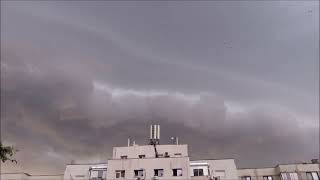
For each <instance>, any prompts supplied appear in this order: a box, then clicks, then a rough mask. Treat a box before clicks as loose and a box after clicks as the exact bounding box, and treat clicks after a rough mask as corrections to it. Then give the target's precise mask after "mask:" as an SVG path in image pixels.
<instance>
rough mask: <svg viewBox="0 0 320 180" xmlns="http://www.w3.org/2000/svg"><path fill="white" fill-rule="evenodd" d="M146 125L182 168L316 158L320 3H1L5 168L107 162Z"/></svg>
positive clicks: (141, 139) (140, 138)
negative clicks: (179, 147)
mask: <svg viewBox="0 0 320 180" xmlns="http://www.w3.org/2000/svg"><path fill="white" fill-rule="evenodd" d="M150 124H160V125H161V131H162V132H161V143H163V144H165V143H170V137H172V136H178V137H179V141H180V142H181V143H186V144H188V147H189V155H190V158H191V159H222V158H234V159H235V161H236V164H237V166H238V167H242V168H244V167H272V166H275V165H276V164H281V163H295V162H310V160H311V159H313V158H319V2H318V1H226V2H223V1H180V2H179V1H153V2H148V1H120V2H116V1H90V2H89V1H67V2H63V1H45V2H40V1H27V2H24V1H1V140H2V141H3V142H4V143H5V144H6V145H12V146H14V147H16V148H17V149H19V152H18V153H17V154H16V156H15V158H16V159H17V161H18V164H17V165H15V164H12V163H5V164H2V165H1V168H2V170H3V171H6V172H16V171H25V172H29V173H31V174H53V173H58V174H63V171H64V168H65V164H67V163H70V162H71V160H74V161H75V162H76V163H86V162H106V161H107V159H109V158H111V155H112V147H113V146H126V142H127V138H128V137H130V138H132V139H135V140H136V142H137V143H138V144H146V143H147V141H148V137H149V136H148V133H149V125H150Z"/></svg>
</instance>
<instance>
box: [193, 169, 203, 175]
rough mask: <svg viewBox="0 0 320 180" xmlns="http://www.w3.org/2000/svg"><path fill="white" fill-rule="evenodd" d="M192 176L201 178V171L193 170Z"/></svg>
mask: <svg viewBox="0 0 320 180" xmlns="http://www.w3.org/2000/svg"><path fill="white" fill-rule="evenodd" d="M193 176H203V169H193Z"/></svg>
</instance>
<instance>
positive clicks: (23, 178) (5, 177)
mask: <svg viewBox="0 0 320 180" xmlns="http://www.w3.org/2000/svg"><path fill="white" fill-rule="evenodd" d="M0 179H1V180H62V179H63V175H30V174H27V173H1V174H0Z"/></svg>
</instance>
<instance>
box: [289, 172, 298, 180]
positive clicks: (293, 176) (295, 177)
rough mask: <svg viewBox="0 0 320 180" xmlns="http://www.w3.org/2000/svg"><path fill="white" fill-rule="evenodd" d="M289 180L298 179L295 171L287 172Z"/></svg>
mask: <svg viewBox="0 0 320 180" xmlns="http://www.w3.org/2000/svg"><path fill="white" fill-rule="evenodd" d="M289 175H290V179H291V180H299V178H298V174H297V173H289Z"/></svg>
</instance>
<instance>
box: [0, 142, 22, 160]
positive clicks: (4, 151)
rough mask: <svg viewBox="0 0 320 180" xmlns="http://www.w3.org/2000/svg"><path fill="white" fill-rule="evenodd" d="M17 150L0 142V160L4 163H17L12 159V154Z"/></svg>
mask: <svg viewBox="0 0 320 180" xmlns="http://www.w3.org/2000/svg"><path fill="white" fill-rule="evenodd" d="M16 152H18V150H17V149H15V148H13V147H12V146H3V145H2V142H0V160H1V161H2V162H3V163H4V162H6V161H11V162H15V163H17V161H16V160H15V159H12V156H13V155H14V154H15V153H16Z"/></svg>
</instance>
